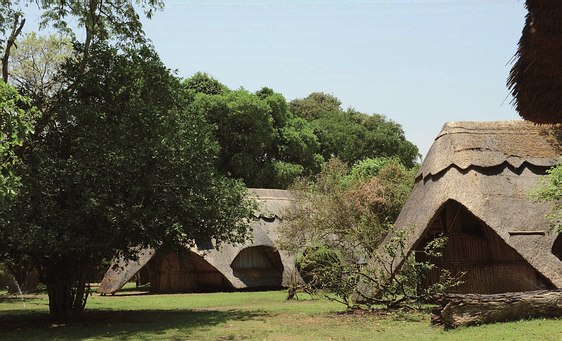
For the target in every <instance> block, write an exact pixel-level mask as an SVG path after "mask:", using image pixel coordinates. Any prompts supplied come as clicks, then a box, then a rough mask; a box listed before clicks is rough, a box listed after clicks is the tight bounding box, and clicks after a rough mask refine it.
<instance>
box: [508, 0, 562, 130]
mask: <svg viewBox="0 0 562 341" xmlns="http://www.w3.org/2000/svg"><path fill="white" fill-rule="evenodd" d="M526 7H527V10H528V11H529V13H528V14H527V19H526V23H525V27H524V28H523V34H522V36H521V39H520V40H519V49H518V51H517V53H516V55H515V57H516V58H517V59H516V62H515V64H514V65H513V68H512V69H511V73H510V75H509V79H508V86H509V88H510V89H511V92H512V94H513V97H514V98H515V104H516V108H517V111H518V112H519V114H520V115H521V116H522V117H523V118H525V119H527V120H529V121H532V122H536V123H562V96H560V94H561V90H562V2H560V1H553V0H527V1H526Z"/></svg>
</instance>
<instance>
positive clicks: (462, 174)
mask: <svg viewBox="0 0 562 341" xmlns="http://www.w3.org/2000/svg"><path fill="white" fill-rule="evenodd" d="M560 131H561V127H560V125H557V126H537V125H534V124H532V123H528V122H524V121H509V122H450V123H447V124H445V125H444V127H443V129H442V131H441V133H440V134H439V136H438V137H437V138H436V140H435V142H434V144H433V146H432V147H431V149H430V151H429V153H428V155H427V157H426V159H425V160H424V162H423V164H422V166H421V168H420V171H419V174H418V176H417V179H416V184H415V186H414V189H413V192H412V194H411V195H410V198H409V199H408V201H407V202H406V204H405V206H404V208H403V209H402V211H401V213H400V215H399V217H398V219H397V221H396V224H395V225H396V228H398V229H413V233H411V234H410V235H409V237H408V240H407V241H406V247H407V249H408V250H409V251H410V252H413V251H419V250H421V248H422V247H423V245H424V243H426V242H427V241H428V240H430V239H432V238H433V237H434V236H436V235H438V234H440V233H443V234H444V235H445V236H446V237H448V238H449V242H448V244H447V247H446V249H445V251H444V260H443V261H442V262H443V264H441V265H442V266H443V267H445V268H448V269H450V270H452V271H453V272H455V271H466V272H467V275H466V276H465V277H464V280H465V281H466V282H467V283H466V284H465V286H464V287H461V288H459V290H458V291H459V292H477V293H497V292H506V291H524V290H536V289H545V288H554V287H558V288H560V287H562V261H561V259H559V258H557V256H556V250H554V248H555V247H556V246H555V239H556V238H557V235H556V233H554V232H552V233H549V232H548V227H549V224H548V221H547V220H546V219H545V215H546V214H547V213H549V212H551V210H552V206H551V205H550V204H545V203H536V202H533V201H532V200H531V199H530V198H529V195H528V194H529V192H530V191H531V190H532V189H533V188H534V186H535V185H536V182H537V180H538V178H539V177H540V176H541V175H543V174H545V172H546V170H547V169H548V168H549V167H552V166H554V165H556V164H557V163H558V162H559V160H560V156H561V154H562V153H561V151H562V149H561V140H560ZM399 265H400V264H395V268H397V267H398V266H399Z"/></svg>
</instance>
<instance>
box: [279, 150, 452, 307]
mask: <svg viewBox="0 0 562 341" xmlns="http://www.w3.org/2000/svg"><path fill="white" fill-rule="evenodd" d="M415 172H416V169H415V168H414V169H408V168H406V167H404V166H403V165H402V164H401V163H400V161H398V160H397V159H387V158H379V159H367V160H363V161H361V162H358V163H357V164H356V165H355V166H354V167H353V168H351V169H350V168H349V167H348V166H347V165H346V164H345V163H344V162H342V161H340V160H338V159H332V160H330V161H328V162H327V163H326V164H325V165H324V166H323V168H322V171H321V172H320V173H319V174H318V175H317V176H316V177H314V178H312V179H304V180H301V181H300V182H298V183H297V184H295V185H294V186H293V187H292V189H293V190H294V191H295V193H297V200H296V204H295V205H294V206H293V208H292V209H291V211H289V212H288V213H287V214H286V223H285V224H284V225H283V227H282V228H281V246H282V248H284V249H287V250H289V251H292V252H294V253H297V254H301V256H300V257H299V258H298V260H297V264H298V267H299V268H300V270H301V274H303V278H304V280H305V284H304V286H303V289H304V290H305V291H306V292H311V293H315V294H322V295H325V296H326V297H328V298H329V299H332V300H336V301H338V302H340V303H342V304H345V305H346V307H347V308H348V309H351V308H355V307H357V306H358V304H357V303H356V302H355V301H354V297H357V296H360V298H361V299H362V300H361V301H362V304H366V305H368V306H373V305H380V304H382V305H384V306H385V307H387V308H397V307H401V306H412V304H417V305H418V307H419V305H420V304H421V302H423V301H424V300H427V299H428V297H430V296H431V295H433V294H434V293H437V292H443V291H444V290H446V289H448V288H450V287H452V286H455V285H458V284H459V279H458V278H457V277H453V276H451V275H450V274H449V273H448V272H446V271H443V272H442V273H441V280H440V281H439V282H438V283H436V284H434V285H431V286H430V287H427V288H425V287H422V280H423V278H424V277H425V276H426V275H427V273H428V272H429V271H432V270H434V268H435V265H434V263H433V260H434V259H435V258H437V257H440V256H441V253H440V252H441V250H442V249H443V247H444V243H445V239H443V238H438V239H436V240H434V241H432V242H431V243H429V244H428V245H427V246H426V248H425V251H424V252H425V254H426V258H425V260H423V261H416V259H414V258H413V257H410V256H408V254H407V252H408V251H409V250H406V249H405V241H406V232H403V231H402V232H401V231H397V232H395V234H394V236H393V237H391V238H390V239H389V240H388V241H387V242H386V243H385V244H384V252H383V253H382V254H380V253H378V251H377V249H378V247H379V245H380V243H381V242H382V241H383V239H384V238H385V236H386V235H387V234H388V233H389V232H390V231H392V226H393V223H394V221H395V220H396V218H397V217H398V214H399V213H400V210H401V209H402V206H403V204H404V203H405V201H406V199H407V196H408V195H409V193H410V191H411V189H412V187H413V185H414V176H415ZM400 259H405V260H406V262H405V264H404V266H402V270H401V272H400V273H395V270H396V265H397V263H396V262H397V261H398V260H400ZM369 260H370V261H369ZM367 261H368V263H369V264H370V265H369V266H364V265H365V264H366V263H367ZM364 287H368V288H370V289H369V290H368V291H367V292H369V293H375V294H373V295H371V294H366V293H365V292H366V291H364V290H363V288H364ZM294 292H295V288H292V292H290V293H289V296H294Z"/></svg>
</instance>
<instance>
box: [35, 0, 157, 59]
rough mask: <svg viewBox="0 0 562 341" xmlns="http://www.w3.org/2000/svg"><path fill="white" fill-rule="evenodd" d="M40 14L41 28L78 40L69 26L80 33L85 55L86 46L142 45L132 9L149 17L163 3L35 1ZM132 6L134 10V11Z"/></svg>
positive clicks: (137, 18)
mask: <svg viewBox="0 0 562 341" xmlns="http://www.w3.org/2000/svg"><path fill="white" fill-rule="evenodd" d="M38 7H39V8H40V9H41V10H42V11H43V12H42V13H43V14H42V23H41V27H42V28H44V27H45V26H49V25H52V26H53V27H54V28H55V29H58V30H59V31H60V32H61V33H63V34H66V35H68V36H70V37H71V39H72V40H73V41H78V39H77V36H79V35H77V34H76V32H75V31H74V30H73V29H72V27H76V26H77V27H78V28H79V29H83V30H84V34H83V35H82V36H83V37H85V41H84V44H85V46H86V48H85V50H84V51H85V52H86V53H87V50H89V45H90V43H101V42H108V41H112V42H114V43H117V44H118V45H121V46H125V45H126V44H131V43H132V44H144V43H146V38H145V37H144V32H143V30H142V22H141V20H140V16H139V15H138V14H137V10H136V9H142V10H143V11H144V14H145V16H146V17H148V18H151V17H152V15H153V13H154V11H155V10H161V9H163V8H164V1H163V0H137V1H134V2H133V1H129V0H113V1H99V0H86V1H58V0H44V1H41V2H38ZM135 7H136V8H135Z"/></svg>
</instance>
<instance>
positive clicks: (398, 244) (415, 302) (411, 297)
mask: <svg viewBox="0 0 562 341" xmlns="http://www.w3.org/2000/svg"><path fill="white" fill-rule="evenodd" d="M408 233H409V231H406V230H401V231H395V232H394V235H393V236H392V237H391V238H389V239H388V240H387V241H386V242H385V244H384V245H383V251H382V252H379V251H376V252H374V253H373V254H372V255H371V261H370V263H369V265H368V266H366V267H364V268H362V269H361V270H360V271H359V274H358V277H359V281H358V287H357V288H358V290H357V291H356V293H357V295H358V296H359V297H360V301H361V302H362V304H365V305H367V306H372V305H378V304H382V305H384V306H385V307H386V308H389V309H393V308H398V307H404V306H406V307H411V308H414V307H416V308H418V309H419V308H421V305H422V304H423V303H426V302H428V300H430V299H431V297H432V296H433V295H435V294H438V293H444V292H445V291H447V290H448V289H450V288H453V287H456V286H458V285H460V284H462V281H461V280H460V278H461V277H462V275H463V274H458V275H455V276H452V275H451V273H450V272H449V271H447V270H445V269H440V270H439V271H440V277H439V281H437V282H436V283H434V284H432V285H430V286H424V285H423V280H424V278H425V277H426V276H427V275H428V274H429V272H430V271H432V270H434V269H436V265H435V260H436V259H437V258H439V257H441V256H442V250H443V248H444V247H445V244H446V242H447V238H445V237H439V238H435V239H433V240H432V241H431V242H429V243H428V244H427V245H426V246H425V247H424V250H423V253H424V257H423V258H424V260H416V257H415V256H414V255H409V254H408V252H409V250H408V249H406V243H405V242H406V239H407V237H408ZM400 260H403V261H404V264H402V266H401V267H398V266H397V265H398V262H399V261H400Z"/></svg>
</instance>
